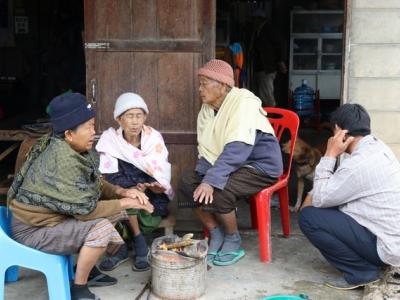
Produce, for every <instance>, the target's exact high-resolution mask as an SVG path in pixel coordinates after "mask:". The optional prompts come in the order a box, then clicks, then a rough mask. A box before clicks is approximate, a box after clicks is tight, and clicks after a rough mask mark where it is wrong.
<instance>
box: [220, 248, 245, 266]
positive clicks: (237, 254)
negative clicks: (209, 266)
mask: <svg viewBox="0 0 400 300" xmlns="http://www.w3.org/2000/svg"><path fill="white" fill-rule="evenodd" d="M245 255H246V252H244V250H243V249H238V250H236V251H231V252H218V254H217V257H216V258H215V259H214V261H213V264H214V265H216V266H229V265H232V264H234V263H235V262H237V261H238V260H239V259H241V258H242V257H244V256H245ZM224 256H232V258H231V259H229V260H221V258H222V257H224Z"/></svg>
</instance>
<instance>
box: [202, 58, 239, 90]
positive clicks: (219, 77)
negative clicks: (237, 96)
mask: <svg viewBox="0 0 400 300" xmlns="http://www.w3.org/2000/svg"><path fill="white" fill-rule="evenodd" d="M197 74H198V75H202V76H206V77H208V78H211V79H214V80H216V81H219V82H222V83H225V84H227V85H229V86H230V87H233V85H234V84H235V81H234V79H233V69H232V67H231V66H230V65H229V64H228V63H227V62H224V61H223V60H219V59H212V60H210V61H209V62H208V63H206V64H205V65H204V66H203V67H202V68H200V69H199V72H198V73H197Z"/></svg>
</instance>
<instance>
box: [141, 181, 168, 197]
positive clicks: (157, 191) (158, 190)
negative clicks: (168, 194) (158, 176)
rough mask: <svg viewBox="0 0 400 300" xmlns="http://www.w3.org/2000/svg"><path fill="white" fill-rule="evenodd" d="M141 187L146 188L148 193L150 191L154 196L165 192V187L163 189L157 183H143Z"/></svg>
mask: <svg viewBox="0 0 400 300" xmlns="http://www.w3.org/2000/svg"><path fill="white" fill-rule="evenodd" d="M143 185H144V186H145V187H146V188H148V189H149V190H150V191H152V192H153V193H155V194H162V193H164V192H165V190H166V189H165V187H163V186H162V185H161V184H159V183H158V182H157V181H154V182H151V183H147V182H146V183H143Z"/></svg>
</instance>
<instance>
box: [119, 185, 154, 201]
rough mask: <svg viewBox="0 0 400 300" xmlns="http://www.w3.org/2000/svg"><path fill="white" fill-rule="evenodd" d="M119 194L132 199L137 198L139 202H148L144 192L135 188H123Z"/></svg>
mask: <svg viewBox="0 0 400 300" xmlns="http://www.w3.org/2000/svg"><path fill="white" fill-rule="evenodd" d="M121 196H122V197H127V198H132V199H138V200H139V202H140V204H147V203H149V198H148V197H147V196H146V194H145V193H143V192H141V191H139V190H138V189H136V188H131V189H124V190H123V192H122V193H121Z"/></svg>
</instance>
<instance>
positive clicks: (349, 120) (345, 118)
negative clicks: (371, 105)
mask: <svg viewBox="0 0 400 300" xmlns="http://www.w3.org/2000/svg"><path fill="white" fill-rule="evenodd" d="M331 124H332V125H333V126H335V124H337V125H338V126H339V127H340V128H342V129H347V130H348V134H349V135H351V136H366V135H369V134H371V120H370V118H369V115H368V113H367V111H366V110H365V108H364V107H362V106H361V105H359V104H349V103H347V104H344V105H342V106H340V107H339V108H338V109H336V110H335V111H334V112H333V113H332V116H331Z"/></svg>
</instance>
